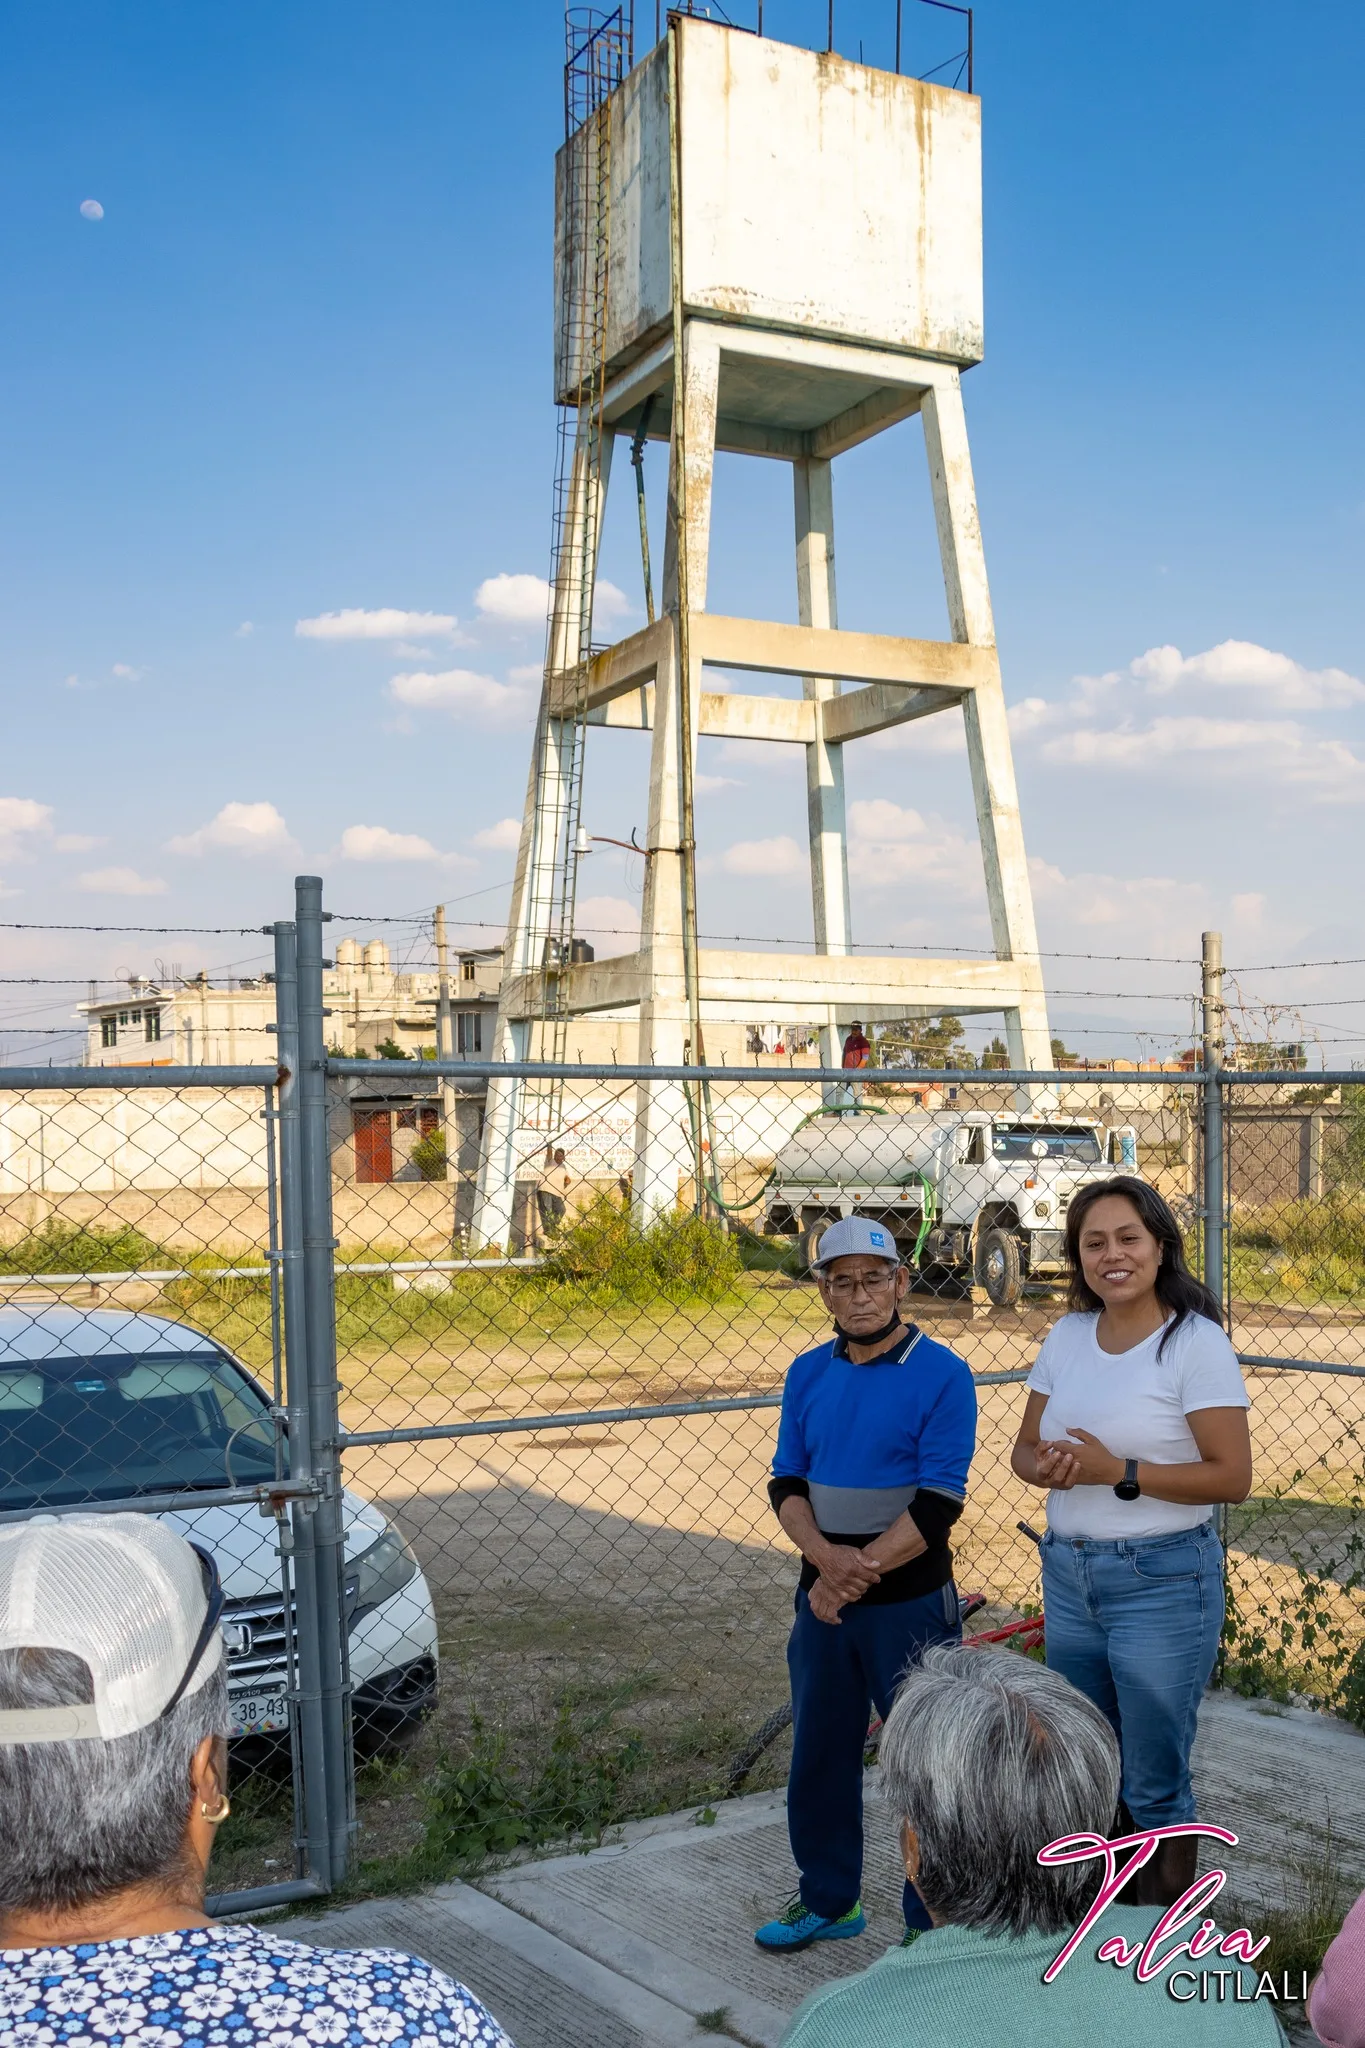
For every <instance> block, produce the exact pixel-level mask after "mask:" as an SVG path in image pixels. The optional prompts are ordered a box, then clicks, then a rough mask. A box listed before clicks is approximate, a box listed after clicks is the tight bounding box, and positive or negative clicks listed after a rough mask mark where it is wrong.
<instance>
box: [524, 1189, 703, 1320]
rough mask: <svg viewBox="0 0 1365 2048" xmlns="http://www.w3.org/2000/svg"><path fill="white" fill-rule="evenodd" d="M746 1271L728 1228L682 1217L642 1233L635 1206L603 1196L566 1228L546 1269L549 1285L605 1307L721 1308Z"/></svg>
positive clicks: (664, 1220) (673, 1217)
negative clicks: (713, 1304) (706, 1304)
mask: <svg viewBox="0 0 1365 2048" xmlns="http://www.w3.org/2000/svg"><path fill="white" fill-rule="evenodd" d="M741 1270H742V1267H741V1262H740V1255H739V1247H738V1245H737V1244H736V1242H735V1239H734V1238H733V1237H732V1236H731V1235H730V1233H729V1232H728V1231H726V1230H724V1229H723V1228H722V1227H721V1225H720V1224H718V1223H713V1222H711V1221H710V1220H709V1219H708V1218H706V1217H702V1216H692V1215H688V1214H686V1213H685V1212H684V1211H682V1210H674V1211H673V1212H672V1213H671V1214H669V1215H666V1216H660V1217H659V1218H658V1220H657V1221H656V1222H654V1223H652V1224H650V1225H649V1227H648V1229H645V1230H641V1229H640V1228H639V1227H638V1225H637V1224H636V1223H635V1222H634V1221H633V1220H632V1218H631V1213H630V1210H629V1208H628V1206H627V1205H626V1204H625V1203H624V1202H621V1201H617V1200H614V1199H613V1197H612V1196H610V1195H606V1194H602V1195H598V1196H597V1197H596V1199H595V1200H594V1201H593V1202H592V1203H591V1204H590V1205H589V1207H588V1208H586V1209H585V1210H583V1212H582V1213H581V1215H578V1216H576V1217H575V1218H574V1219H573V1221H572V1222H571V1223H568V1224H566V1226H565V1228H564V1229H563V1230H562V1231H561V1233H560V1235H559V1236H558V1237H557V1238H556V1240H555V1243H554V1245H553V1247H552V1248H551V1250H550V1251H549V1253H548V1254H547V1256H546V1258H545V1261H544V1263H543V1265H542V1266H541V1268H540V1273H539V1278H540V1280H541V1283H542V1284H544V1283H546V1282H549V1283H550V1284H553V1285H560V1286H562V1285H564V1284H565V1283H566V1282H567V1283H572V1284H573V1285H574V1286H575V1287H577V1288H579V1289H582V1290H583V1291H584V1292H585V1293H588V1294H590V1295H591V1296H592V1297H593V1299H594V1300H599V1301H630V1302H637V1303H638V1302H648V1301H657V1300H659V1299H660V1298H662V1299H664V1300H666V1301H671V1302H675V1303H677V1302H686V1301H721V1300H723V1299H724V1298H725V1297H726V1296H727V1295H729V1294H731V1293H732V1292H733V1290H734V1287H735V1283H736V1281H737V1280H738V1278H739V1275H740V1272H741Z"/></svg>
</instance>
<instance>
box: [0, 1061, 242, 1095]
mask: <svg viewBox="0 0 1365 2048" xmlns="http://www.w3.org/2000/svg"><path fill="white" fill-rule="evenodd" d="M275 1078H276V1069H275V1064H274V1062H273V1061H272V1062H271V1063H270V1065H269V1066H260V1067H0V1092H3V1091H5V1090H7V1089H11V1088H13V1089H16V1090H17V1089H29V1088H63V1089H72V1088H118V1089H123V1088H269V1087H271V1086H272V1085H273V1083H274V1081H275Z"/></svg>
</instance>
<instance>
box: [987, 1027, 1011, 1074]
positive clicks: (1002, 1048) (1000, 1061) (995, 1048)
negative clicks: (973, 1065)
mask: <svg viewBox="0 0 1365 2048" xmlns="http://www.w3.org/2000/svg"><path fill="white" fill-rule="evenodd" d="M1009 1063H1010V1049H1009V1047H1008V1046H1007V1045H1006V1043H1005V1041H1004V1039H1003V1038H1001V1037H1000V1036H999V1035H998V1034H997V1036H996V1037H994V1038H993V1039H992V1040H991V1042H990V1044H989V1045H988V1046H987V1047H986V1050H985V1051H984V1052H983V1053H982V1055H981V1064H982V1066H983V1067H1008V1065H1009Z"/></svg>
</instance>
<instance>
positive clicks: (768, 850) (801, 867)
mask: <svg viewBox="0 0 1365 2048" xmlns="http://www.w3.org/2000/svg"><path fill="white" fill-rule="evenodd" d="M720 864H721V866H722V868H724V870H725V872H726V874H727V875H745V876H758V875H762V876H767V877H770V878H773V879H778V878H782V877H785V876H788V875H808V874H809V873H810V855H809V853H808V852H807V851H806V849H805V848H803V847H800V846H798V845H797V843H796V841H795V840H794V839H792V838H791V837H790V836H789V835H788V834H787V833H785V832H784V833H782V834H781V835H780V836H779V837H778V838H775V839H741V840H739V841H738V842H737V844H736V845H734V846H730V847H727V848H726V850H725V852H724V853H723V854H722V855H721V857H720Z"/></svg>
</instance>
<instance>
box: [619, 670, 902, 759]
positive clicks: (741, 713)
mask: <svg viewBox="0 0 1365 2048" xmlns="http://www.w3.org/2000/svg"><path fill="white" fill-rule="evenodd" d="M912 715H913V714H912ZM588 723H589V725H595V726H611V727H613V728H614V729H615V730H617V731H620V732H650V731H652V729H653V726H654V685H653V684H652V683H645V684H643V685H642V687H641V688H640V689H638V690H632V691H631V692H630V693H629V695H625V696H620V697H613V698H612V699H611V701H610V703H607V704H599V705H598V706H597V707H596V709H595V710H592V711H590V712H589V713H588ZM697 731H698V733H699V734H701V735H703V736H704V737H705V738H706V739H712V740H785V741H787V742H789V743H790V744H791V745H792V746H811V745H813V744H814V741H815V734H816V727H815V709H814V706H813V705H811V704H807V703H802V702H801V701H800V700H799V699H796V700H794V699H792V698H790V697H753V696H746V695H744V694H742V693H741V692H739V691H719V690H704V691H703V692H702V696H701V703H700V705H699V707H698V717H697Z"/></svg>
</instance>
